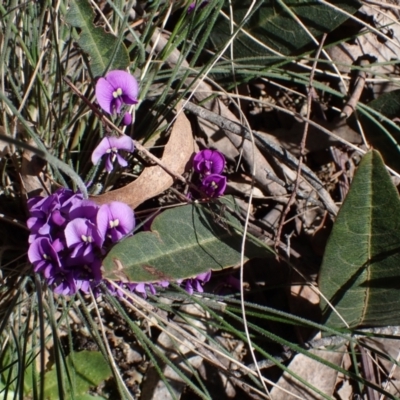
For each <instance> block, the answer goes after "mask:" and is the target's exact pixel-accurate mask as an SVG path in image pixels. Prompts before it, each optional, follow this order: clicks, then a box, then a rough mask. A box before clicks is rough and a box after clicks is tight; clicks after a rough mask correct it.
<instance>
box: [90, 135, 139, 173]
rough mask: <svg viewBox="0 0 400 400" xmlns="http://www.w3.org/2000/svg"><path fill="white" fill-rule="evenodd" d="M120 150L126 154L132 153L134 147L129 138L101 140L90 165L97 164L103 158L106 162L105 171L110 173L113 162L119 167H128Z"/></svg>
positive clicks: (112, 137) (106, 138) (113, 137)
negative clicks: (116, 162)
mask: <svg viewBox="0 0 400 400" xmlns="http://www.w3.org/2000/svg"><path fill="white" fill-rule="evenodd" d="M121 150H124V151H127V152H130V153H131V152H133V151H134V150H135V146H134V144H133V140H132V139H131V138H130V137H129V136H125V135H124V136H121V137H115V136H109V137H105V138H103V139H102V140H101V142H100V143H99V144H98V145H97V147H96V148H95V149H94V151H93V153H92V163H93V164H97V163H98V162H99V161H100V159H101V158H102V157H103V156H105V160H106V171H107V172H111V171H112V170H113V168H114V162H115V160H117V161H118V164H119V165H120V166H121V167H126V166H127V165H128V163H127V161H126V160H125V159H124V158H123V157H122V156H121V154H120V153H119V152H120V151H121Z"/></svg>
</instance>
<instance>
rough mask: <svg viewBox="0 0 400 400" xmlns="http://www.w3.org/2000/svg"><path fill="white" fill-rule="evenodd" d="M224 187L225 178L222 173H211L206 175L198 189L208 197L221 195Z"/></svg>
mask: <svg viewBox="0 0 400 400" xmlns="http://www.w3.org/2000/svg"><path fill="white" fill-rule="evenodd" d="M225 189H226V178H225V176H223V175H218V174H211V175H208V176H206V177H205V178H204V179H203V180H202V182H201V187H200V190H202V191H203V192H204V193H206V195H207V196H209V197H218V196H222V195H223V194H224V192H225Z"/></svg>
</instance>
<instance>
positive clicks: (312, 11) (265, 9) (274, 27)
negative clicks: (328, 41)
mask: <svg viewBox="0 0 400 400" xmlns="http://www.w3.org/2000/svg"><path fill="white" fill-rule="evenodd" d="M251 3H252V1H251V0H232V9H233V20H234V21H235V23H236V24H237V25H239V24H240V23H241V21H242V20H243V18H244V16H245V15H246V13H247V10H248V9H249V6H250V4H251ZM330 3H331V4H332V5H334V6H335V7H338V8H339V9H343V10H345V11H346V12H348V13H350V14H353V13H355V12H356V11H357V10H358V8H360V7H361V4H360V3H359V2H358V1H355V0H346V1H344V0H331V1H330ZM285 6H286V7H285ZM257 7H258V8H257ZM255 8H256V9H257V10H256V11H255V13H254V14H253V15H252V16H251V17H250V19H249V21H248V22H247V23H246V24H245V25H244V27H243V31H244V32H243V31H242V32H239V33H238V35H237V36H236V39H235V41H234V43H233V51H234V58H241V57H254V56H258V55H259V56H270V55H272V54H273V53H272V52H271V51H269V50H268V48H270V49H272V50H274V51H277V52H279V53H281V54H283V55H286V56H287V55H297V54H300V53H301V52H303V51H304V50H305V49H306V47H307V46H308V45H310V44H312V43H313V40H312V38H311V37H310V36H309V35H308V34H307V32H306V31H305V30H304V29H303V28H302V27H301V25H300V24H299V23H298V22H297V21H296V20H295V19H294V18H293V16H291V14H290V12H289V11H288V8H289V9H290V11H291V12H292V13H293V14H295V15H296V16H297V17H298V18H299V19H300V21H301V22H302V23H303V24H304V25H305V26H306V27H307V29H308V30H309V31H310V32H311V33H312V34H313V35H314V37H317V38H318V37H320V36H321V35H322V34H323V33H328V32H330V31H332V30H333V29H335V28H336V27H338V26H339V25H340V24H342V23H343V22H344V21H345V20H346V19H347V18H348V17H347V16H346V15H345V14H343V13H342V12H340V11H337V10H335V9H334V8H331V7H329V6H326V5H324V4H321V3H320V2H319V1H318V0H283V1H279V0H263V1H259V2H257V3H256V6H255ZM223 10H224V11H225V14H226V15H228V16H229V15H230V11H229V5H228V3H227V5H226V6H225V7H224V8H223ZM230 23H231V22H230V20H228V19H226V18H223V17H220V18H219V20H218V21H217V23H216V25H215V27H214V29H213V32H212V34H211V41H212V42H213V43H214V46H215V47H216V48H222V47H223V46H224V45H225V43H227V42H228V40H229V38H230V37H231V26H230ZM263 45H265V46H266V47H264V46H263Z"/></svg>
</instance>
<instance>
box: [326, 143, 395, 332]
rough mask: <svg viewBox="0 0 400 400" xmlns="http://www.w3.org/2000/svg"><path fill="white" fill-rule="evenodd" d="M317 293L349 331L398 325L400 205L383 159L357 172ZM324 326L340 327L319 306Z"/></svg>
mask: <svg viewBox="0 0 400 400" xmlns="http://www.w3.org/2000/svg"><path fill="white" fill-rule="evenodd" d="M319 287H320V290H321V292H322V293H323V294H324V295H325V296H326V298H327V299H328V300H329V301H330V302H331V304H332V305H333V306H334V307H335V308H336V310H337V311H338V313H339V314H340V315H341V316H342V318H343V319H344V320H345V321H346V322H347V324H348V325H349V326H350V327H356V326H385V325H398V324H400V296H399V287H400V201H399V197H398V193H397V190H396V188H395V187H394V185H393V183H392V181H391V179H390V176H389V174H388V172H387V171H386V169H385V166H384V164H383V161H382V158H381V156H380V154H379V153H378V152H377V151H371V152H369V153H367V154H366V155H365V156H364V157H363V159H362V161H361V163H360V166H359V167H358V170H357V172H356V174H355V176H354V180H353V183H352V185H351V188H350V191H349V193H348V195H347V197H346V199H345V201H344V203H343V205H342V208H341V209H340V212H339V214H338V217H337V220H336V222H335V224H334V226H333V229H332V233H331V235H330V237H329V240H328V244H327V246H326V250H325V255H324V259H323V263H322V267H321V272H320V276H319ZM321 305H322V309H323V317H324V320H325V322H326V324H327V325H329V326H333V327H343V326H345V324H344V323H343V321H342V320H341V319H340V318H339V317H338V316H337V314H336V313H335V312H333V311H332V309H331V308H330V307H329V305H327V303H326V302H325V301H322V304H321Z"/></svg>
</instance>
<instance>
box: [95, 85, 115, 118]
mask: <svg viewBox="0 0 400 400" xmlns="http://www.w3.org/2000/svg"><path fill="white" fill-rule="evenodd" d="M95 92H96V99H97V102H98V103H99V105H100V107H101V108H102V109H103V110H104V111H105V112H106V113H108V114H112V110H111V103H112V101H113V100H114V96H113V92H114V87H113V86H112V84H110V82H108V81H107V80H106V79H104V78H100V79H99V80H98V81H97V83H96V89H95Z"/></svg>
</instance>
